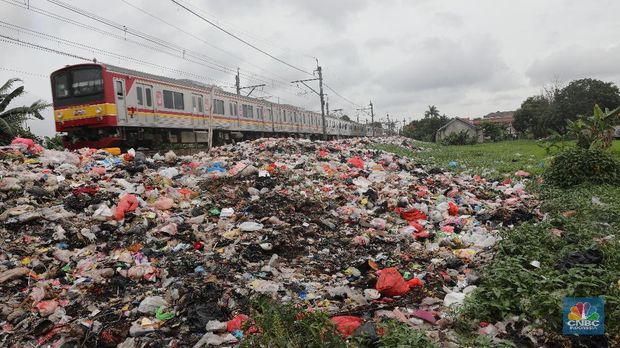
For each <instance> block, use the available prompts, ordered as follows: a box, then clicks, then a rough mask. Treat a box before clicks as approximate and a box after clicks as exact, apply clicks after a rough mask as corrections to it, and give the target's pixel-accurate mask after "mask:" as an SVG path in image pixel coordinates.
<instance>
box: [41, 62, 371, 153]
mask: <svg viewBox="0 0 620 348" xmlns="http://www.w3.org/2000/svg"><path fill="white" fill-rule="evenodd" d="M51 83H52V95H53V103H54V120H55V124H56V131H57V132H63V133H65V134H66V135H65V136H64V137H63V142H64V145H65V147H66V148H69V149H76V148H82V147H93V148H105V147H122V148H129V147H136V148H137V147H143V148H158V147H160V146H161V145H163V144H182V143H187V144H192V143H193V144H198V143H209V142H212V144H222V143H227V142H232V141H235V140H240V139H253V138H258V137H263V136H276V137H278V136H295V137H305V138H311V139H315V138H321V137H322V135H323V123H322V118H321V115H320V114H317V113H315V112H311V111H307V110H303V109H301V108H299V107H296V106H293V105H287V104H277V103H272V102H269V101H266V100H262V99H257V98H250V97H246V96H242V95H238V94H235V93H229V92H226V91H224V90H222V89H221V88H219V87H217V86H213V85H205V84H202V83H199V82H195V81H191V80H184V79H173V78H168V77H163V76H157V75H151V74H147V73H143V72H139V71H135V70H129V69H125V68H121V67H117V66H112V65H108V64H98V63H92V64H90V63H89V64H78V65H71V66H66V67H64V68H62V69H59V70H57V71H55V72H53V73H52V74H51ZM325 119H326V135H327V137H328V138H339V137H354V136H373V135H374V136H380V135H382V134H383V131H382V130H381V129H379V128H375V129H373V128H371V127H370V126H367V125H362V124H358V123H356V122H352V121H345V120H341V119H339V118H336V117H332V116H326V118H325ZM211 131H212V138H211V139H209V138H210V132H211Z"/></svg>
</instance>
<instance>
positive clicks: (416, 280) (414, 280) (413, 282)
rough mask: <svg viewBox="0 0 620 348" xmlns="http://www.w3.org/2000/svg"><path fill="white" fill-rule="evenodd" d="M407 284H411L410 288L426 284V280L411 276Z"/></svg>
mask: <svg viewBox="0 0 620 348" xmlns="http://www.w3.org/2000/svg"><path fill="white" fill-rule="evenodd" d="M407 285H409V287H410V288H413V287H416V286H424V282H423V281H422V279H420V278H411V279H409V281H408V282H407Z"/></svg>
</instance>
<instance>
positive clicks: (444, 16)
mask: <svg viewBox="0 0 620 348" xmlns="http://www.w3.org/2000/svg"><path fill="white" fill-rule="evenodd" d="M434 16H435V19H436V21H437V23H438V24H439V25H442V26H449V27H455V28H460V27H462V26H463V25H464V24H465V23H464V22H463V18H462V17H460V16H459V15H457V14H455V13H451V12H436V13H435V15H434Z"/></svg>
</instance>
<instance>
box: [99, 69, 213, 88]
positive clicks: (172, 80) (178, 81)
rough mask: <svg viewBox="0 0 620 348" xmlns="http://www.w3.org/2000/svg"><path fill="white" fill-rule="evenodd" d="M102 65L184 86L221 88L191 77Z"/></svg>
mask: <svg viewBox="0 0 620 348" xmlns="http://www.w3.org/2000/svg"><path fill="white" fill-rule="evenodd" d="M101 65H102V66H104V67H105V68H106V70H110V71H113V72H117V73H121V74H127V75H134V76H138V77H144V78H147V79H151V80H159V81H162V82H167V83H172V84H177V85H182V86H186V87H190V88H197V89H205V88H207V89H209V88H217V89H219V87H218V86H216V85H211V84H206V83H202V82H198V81H194V80H190V79H175V78H172V77H166V76H161V75H154V74H149V73H145V72H142V71H138V70H133V69H127V68H123V67H120V66H116V65H110V64H101Z"/></svg>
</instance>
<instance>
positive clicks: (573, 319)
mask: <svg viewBox="0 0 620 348" xmlns="http://www.w3.org/2000/svg"><path fill="white" fill-rule="evenodd" d="M603 306H604V302H603V300H602V299H601V298H598V297H588V298H579V297H573V298H570V297H568V298H565V299H564V330H563V332H564V334H567V335H602V334H604V332H605V327H604V315H605V313H604V307H603Z"/></svg>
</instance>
